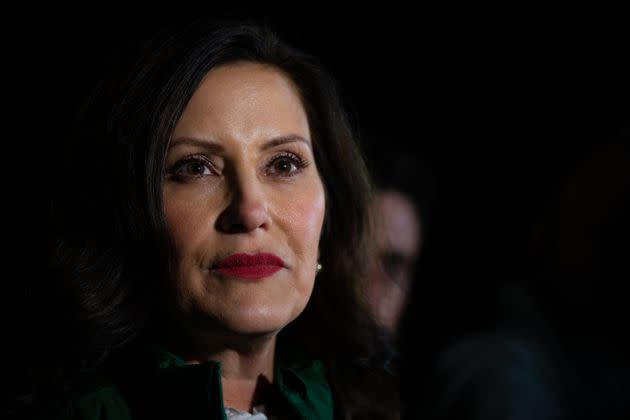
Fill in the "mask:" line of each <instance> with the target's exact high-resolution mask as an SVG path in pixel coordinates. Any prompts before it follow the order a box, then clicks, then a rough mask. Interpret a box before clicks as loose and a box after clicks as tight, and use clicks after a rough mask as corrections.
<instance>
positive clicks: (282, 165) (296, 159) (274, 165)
mask: <svg viewBox="0 0 630 420" xmlns="http://www.w3.org/2000/svg"><path fill="white" fill-rule="evenodd" d="M306 166H308V162H307V161H305V160H304V159H302V158H301V157H300V156H298V155H295V154H293V153H283V154H281V155H278V156H275V157H274V158H272V159H271V161H270V162H269V163H268V164H267V174H269V175H279V176H284V177H287V176H293V175H295V174H297V173H298V172H300V171H301V170H302V169H304V168H305V167H306Z"/></svg>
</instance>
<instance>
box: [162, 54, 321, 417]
mask: <svg viewBox="0 0 630 420" xmlns="http://www.w3.org/2000/svg"><path fill="white" fill-rule="evenodd" d="M166 168H167V175H166V177H165V181H164V188H163V191H164V210H165V216H166V223H167V226H168V229H169V232H170V235H171V237H172V239H173V242H174V244H175V248H176V261H177V263H176V275H175V278H174V281H173V282H172V284H170V285H169V286H168V289H169V290H167V294H166V295H167V296H170V301H168V302H167V306H168V307H169V308H170V318H171V319H172V322H173V325H172V326H171V328H170V332H169V333H168V334H169V335H170V336H169V338H168V339H166V341H167V342H169V343H170V345H169V348H170V349H172V350H173V351H175V352H176V353H177V354H180V355H183V356H184V357H185V358H187V359H188V360H189V361H190V362H191V363H195V362H198V361H202V360H215V361H219V362H221V364H222V372H223V394H224V401H225V404H226V406H230V407H234V408H237V409H239V410H248V411H250V410H251V408H252V407H253V405H256V404H257V399H258V398H259V397H260V383H265V382H268V383H271V382H273V364H274V354H275V343H276V336H277V334H278V332H279V331H280V330H281V329H282V328H283V327H285V326H286V325H287V324H289V323H290V322H291V321H293V320H294V319H295V318H297V317H298V315H299V314H300V313H301V312H302V311H303V310H304V308H305V306H306V304H307V302H308V300H309V298H310V296H311V293H312V290H313V286H314V282H315V275H316V265H317V259H318V244H319V238H320V234H321V229H322V225H323V221H324V209H325V193H324V187H323V183H322V181H321V178H320V175H319V172H318V170H317V167H316V165H315V160H314V155H313V150H312V142H311V133H310V128H309V124H308V119H307V116H306V112H305V110H304V107H303V105H302V101H301V99H300V97H299V94H298V92H297V89H296V87H295V86H294V85H293V83H292V82H291V80H290V79H289V78H288V77H286V76H285V75H284V73H282V72H281V71H280V70H278V69H276V68H274V67H271V66H268V65H263V64H258V63H251V62H238V63H233V64H229V65H223V66H220V67H217V68H215V69H213V70H211V71H210V72H209V73H208V74H207V75H206V76H205V78H204V79H203V81H202V82H201V84H200V86H199V88H198V89H197V91H196V92H195V93H194V95H193V97H192V98H191V100H190V102H189V103H188V104H187V106H186V108H185V110H184V112H183V115H182V117H181V119H180V120H179V122H178V123H177V125H176V127H175V130H174V132H173V135H172V140H171V144H170V147H169V150H168V153H167V157H166ZM260 252H265V253H272V254H275V255H276V256H278V257H280V258H281V259H282V260H283V261H284V262H285V265H284V267H283V268H282V269H281V270H280V271H278V272H276V273H274V274H272V275H270V276H268V277H265V278H263V279H260V280H245V279H242V278H238V277H232V276H229V275H226V274H223V273H221V272H218V271H217V270H214V269H212V266H213V264H215V263H216V262H217V261H219V260H221V259H223V258H225V257H228V256H230V255H233V254H235V253H247V254H256V253H260ZM175 343H177V344H175Z"/></svg>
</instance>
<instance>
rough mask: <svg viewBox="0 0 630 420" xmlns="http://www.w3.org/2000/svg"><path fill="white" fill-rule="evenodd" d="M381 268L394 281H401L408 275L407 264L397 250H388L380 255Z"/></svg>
mask: <svg viewBox="0 0 630 420" xmlns="http://www.w3.org/2000/svg"><path fill="white" fill-rule="evenodd" d="M381 264H382V265H383V270H384V271H385V273H386V274H387V276H388V277H389V278H390V280H392V281H394V282H395V283H398V284H400V283H403V282H404V280H405V278H406V277H407V276H408V271H409V264H408V262H407V260H406V259H405V257H404V256H403V255H400V254H399V253H397V252H388V253H384V254H383V255H381Z"/></svg>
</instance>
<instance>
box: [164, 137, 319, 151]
mask: <svg viewBox="0 0 630 420" xmlns="http://www.w3.org/2000/svg"><path fill="white" fill-rule="evenodd" d="M294 142H302V143H304V144H306V145H307V146H308V147H309V148H311V143H310V142H309V141H308V140H306V139H305V138H304V137H302V136H299V135H297V134H289V135H287V136H280V137H273V138H271V139H270V140H268V141H267V142H265V144H264V145H263V146H262V150H268V149H272V148H274V147H276V146H280V145H283V144H287V143H294ZM177 146H194V147H199V148H202V149H206V150H208V151H211V152H221V151H223V150H224V148H223V146H222V145H221V144H219V143H217V142H215V141H213V140H210V139H200V138H196V137H177V138H174V139H173V140H171V142H170V144H169V147H168V148H169V149H172V148H174V147H177Z"/></svg>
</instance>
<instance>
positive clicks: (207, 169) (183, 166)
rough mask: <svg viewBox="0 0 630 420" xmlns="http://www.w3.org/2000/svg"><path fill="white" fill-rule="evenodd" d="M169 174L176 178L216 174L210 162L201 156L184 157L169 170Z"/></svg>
mask: <svg viewBox="0 0 630 420" xmlns="http://www.w3.org/2000/svg"><path fill="white" fill-rule="evenodd" d="M168 172H169V174H171V175H172V176H174V177H175V178H178V179H182V180H183V179H188V178H202V177H205V176H210V175H213V174H216V171H215V170H214V167H213V166H212V163H210V161H208V160H207V159H206V158H203V157H194V156H192V157H187V158H184V159H182V160H180V161H178V162H177V163H175V165H173V166H172V167H171V168H170V169H169V170H168Z"/></svg>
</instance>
